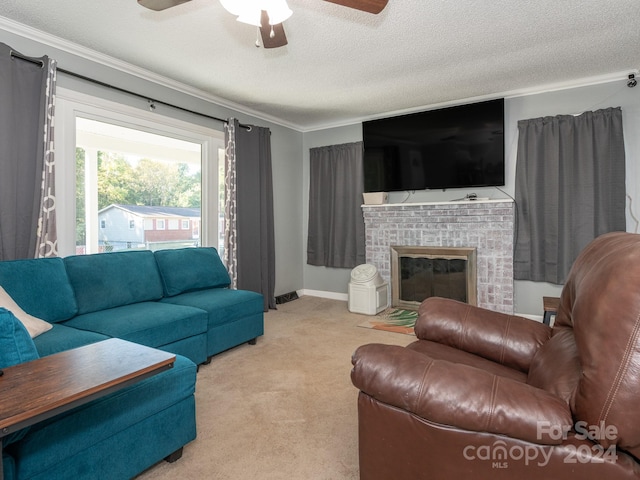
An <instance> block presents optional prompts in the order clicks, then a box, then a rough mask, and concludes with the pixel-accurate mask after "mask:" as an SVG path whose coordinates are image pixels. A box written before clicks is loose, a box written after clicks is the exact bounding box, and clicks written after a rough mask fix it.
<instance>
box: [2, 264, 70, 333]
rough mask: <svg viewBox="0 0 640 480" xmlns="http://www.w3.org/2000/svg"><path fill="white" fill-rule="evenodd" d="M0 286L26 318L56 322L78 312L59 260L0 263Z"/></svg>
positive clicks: (65, 273)
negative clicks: (27, 315) (26, 314)
mask: <svg viewBox="0 0 640 480" xmlns="http://www.w3.org/2000/svg"><path fill="white" fill-rule="evenodd" d="M0 285H2V286H3V287H4V289H5V290H6V292H7V293H8V294H9V295H11V298H13V299H14V300H15V301H16V303H17V304H18V305H20V307H21V308H22V309H23V310H24V311H25V312H27V313H28V314H30V315H33V316H34V317H37V318H41V319H42V320H45V321H47V322H60V321H63V320H67V319H69V318H71V317H73V316H74V315H75V314H76V312H77V311H78V306H77V304H76V298H75V296H74V294H73V289H72V288H71V283H70V282H69V277H68V276H67V272H66V270H65V268H64V262H63V260H62V258H58V257H56V258H38V259H31V260H11V261H5V262H0Z"/></svg>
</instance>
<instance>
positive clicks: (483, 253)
mask: <svg viewBox="0 0 640 480" xmlns="http://www.w3.org/2000/svg"><path fill="white" fill-rule="evenodd" d="M362 209H363V213H364V222H365V231H366V237H367V250H366V255H367V263H370V264H372V265H375V266H376V267H377V268H378V271H379V272H380V274H381V275H382V277H383V278H384V279H385V280H387V281H389V283H391V265H390V257H391V255H390V247H391V246H392V245H399V246H433V247H475V248H476V249H477V258H478V265H477V273H478V278H477V283H478V305H479V306H481V307H484V308H489V309H492V310H496V311H499V312H503V313H508V314H513V228H514V208H513V202H512V201H507V200H489V201H479V202H471V201H465V202H450V203H420V204H387V205H363V207H362Z"/></svg>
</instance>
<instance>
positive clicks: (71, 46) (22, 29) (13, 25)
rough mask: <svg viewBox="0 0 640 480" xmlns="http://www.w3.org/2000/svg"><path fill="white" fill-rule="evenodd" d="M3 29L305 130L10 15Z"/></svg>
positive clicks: (3, 19) (1, 19) (0, 23)
mask: <svg viewBox="0 0 640 480" xmlns="http://www.w3.org/2000/svg"><path fill="white" fill-rule="evenodd" d="M0 29H2V30H5V31H7V32H9V33H12V34H15V35H18V36H21V37H24V38H27V39H29V40H33V41H35V42H39V43H42V44H45V45H49V46H51V47H53V48H56V49H58V50H62V51H64V52H66V53H69V54H71V55H74V56H76V57H80V58H83V59H85V60H88V61H91V62H95V63H98V64H100V65H103V66H105V67H108V68H111V69H114V70H117V71H119V72H122V73H125V74H128V75H132V76H134V77H138V78H140V79H142V80H145V81H148V82H152V83H155V84H156V85H159V86H162V87H166V88H169V89H171V90H175V91H177V92H179V93H183V94H185V95H189V96H190V97H194V98H197V99H199V100H204V101H206V102H209V103H213V104H215V105H217V106H220V107H224V108H228V109H231V110H234V111H236V112H238V113H242V114H245V115H250V116H252V117H255V118H258V119H260V120H264V121H267V122H271V123H274V124H276V125H280V126H283V127H286V128H290V129H292V130H296V131H302V127H301V126H300V125H295V124H292V123H289V122H286V121H284V120H282V119H281V118H276V117H273V116H270V115H267V114H265V113H263V112H259V111H257V110H253V109H251V108H248V107H246V106H244V105H241V104H239V103H235V102H231V101H228V100H225V99H224V98H221V97H218V96H215V95H211V94H209V93H207V92H205V91H203V90H201V89H199V88H195V87H192V86H190V85H187V84H184V83H181V82H178V81H176V80H173V79H171V78H168V77H165V76H163V75H159V74H157V73H154V72H151V71H149V70H146V69H144V68H141V67H138V66H136V65H133V64H131V63H127V62H124V61H122V60H119V59H117V58H114V57H111V56H109V55H106V54H103V53H100V52H97V51H95V50H92V49H90V48H87V47H83V46H82V45H78V44H77V43H74V42H70V41H69V40H65V39H63V38H60V37H57V36H55V35H51V34H49V33H46V32H43V31H41V30H38V29H36V28H33V27H29V26H28V25H24V24H22V23H19V22H16V21H14V20H11V19H9V18H6V17H2V16H0ZM58 66H59V67H60V68H64V66H63V65H60V63H59V62H58ZM96 80H99V79H96ZM157 100H158V101H160V100H161V99H159V98H158V99H157Z"/></svg>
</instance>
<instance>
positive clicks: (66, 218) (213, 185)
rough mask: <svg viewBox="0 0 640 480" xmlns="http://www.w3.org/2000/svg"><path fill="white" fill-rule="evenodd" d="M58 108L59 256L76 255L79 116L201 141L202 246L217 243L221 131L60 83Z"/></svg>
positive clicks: (57, 90)
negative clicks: (72, 88) (211, 219)
mask: <svg viewBox="0 0 640 480" xmlns="http://www.w3.org/2000/svg"><path fill="white" fill-rule="evenodd" d="M55 109H56V128H55V131H54V142H55V152H56V157H55V158H56V206H57V208H56V212H57V230H58V253H59V255H60V256H62V257H65V256H69V255H75V254H76V245H75V244H76V235H75V228H76V226H75V225H76V206H75V205H76V200H75V192H76V180H75V151H76V118H77V117H83V118H89V119H92V120H97V121H102V122H107V123H115V124H117V125H122V126H125V127H128V128H135V129H139V130H142V131H146V132H150V133H155V134H158V135H165V136H171V137H174V138H178V139H181V140H185V141H189V142H193V143H199V144H200V145H201V151H202V163H201V172H202V185H201V195H202V198H201V209H200V216H201V225H200V237H201V238H200V240H201V245H203V246H213V247H217V246H218V245H217V241H218V222H217V220H216V221H207V219H209V218H214V219H217V217H218V211H219V208H218V207H219V206H218V150H219V149H220V148H224V132H223V131H221V130H215V129H213V128H209V127H204V126H202V125H198V124H195V123H190V122H187V121H183V120H178V119H175V118H172V117H167V116H164V115H161V114H158V113H155V112H147V111H145V110H141V109H139V108H136V107H132V106H129V105H125V104H121V103H117V102H113V101H111V100H106V99H103V98H100V97H95V96H92V95H87V94H84V93H79V92H76V91H73V90H69V89H65V88H61V87H58V88H57V89H56V106H55ZM95 214H96V215H97V211H96V213H95Z"/></svg>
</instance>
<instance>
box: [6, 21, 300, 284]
mask: <svg viewBox="0 0 640 480" xmlns="http://www.w3.org/2000/svg"><path fill="white" fill-rule="evenodd" d="M44 41H46V39H45V40H44ZM0 42H3V43H6V44H7V45H9V46H11V47H12V48H14V49H16V50H18V51H19V52H21V53H23V54H25V55H28V56H33V57H39V56H42V55H49V56H50V57H51V58H54V59H56V60H57V61H58V67H59V68H61V69H65V70H69V71H71V72H74V73H77V74H81V75H85V76H87V77H90V78H93V79H97V80H100V81H102V82H105V83H107V84H112V85H116V86H118V87H120V88H124V89H126V90H130V91H134V92H140V93H143V94H144V95H146V96H149V97H150V98H153V99H156V100H159V101H164V102H167V103H169V104H173V105H177V106H180V107H183V108H186V109H189V110H193V111H196V112H201V113H204V114H207V115H212V116H215V117H219V118H228V117H230V116H233V117H236V118H238V119H239V120H240V122H241V123H249V124H256V125H260V126H264V127H268V128H269V129H271V146H272V158H273V182H274V184H273V187H274V217H275V237H276V289H275V293H276V295H280V294H283V293H287V292H291V291H295V290H299V289H301V288H302V285H303V271H302V262H301V261H300V255H299V254H298V252H301V251H302V231H303V230H304V227H303V223H302V218H303V217H302V206H301V199H302V195H303V193H302V191H303V190H302V184H301V178H302V176H303V165H302V161H301V152H302V140H303V138H302V133H301V132H299V131H296V130H293V129H291V128H287V127H284V126H282V125H278V124H275V123H273V122H269V121H265V120H262V119H260V118H256V117H255V116H252V115H248V114H246V113H242V112H239V111H235V110H233V109H231V108H226V107H223V106H220V105H218V104H216V103H213V102H210V101H205V100H203V99H202V98H198V97H197V96H192V95H189V94H186V93H183V92H180V91H177V90H174V89H172V88H168V87H165V86H162V85H159V84H157V83H153V82H150V81H147V80H144V79H142V78H140V77H137V76H134V75H130V74H127V73H124V72H123V71H121V70H118V69H115V68H110V67H107V66H105V65H103V64H101V63H98V62H95V61H92V60H89V59H87V58H84V57H83V56H82V52H79V53H78V54H77V55H76V54H74V53H71V51H74V50H73V48H71V47H70V48H65V49H58V48H54V47H53V46H51V45H47V44H45V43H42V42H40V41H35V40H32V39H31V38H26V37H23V36H20V35H18V34H15V33H12V32H8V31H5V30H2V29H0ZM221 61H223V60H221ZM58 85H59V86H60V87H64V88H68V89H70V90H75V91H78V92H81V93H86V94H90V95H95V96H98V97H101V98H105V99H107V100H111V101H115V102H120V103H123V104H126V105H130V106H134V107H138V108H141V109H144V110H147V109H148V104H147V101H146V100H145V99H141V98H137V97H134V96H131V95H128V94H126V93H121V92H118V91H115V90H112V89H108V88H106V87H102V86H98V85H95V84H91V83H87V82H86V81H83V80H78V79H75V78H73V77H70V76H68V75H64V74H60V75H59V76H58ZM155 111H156V112H157V113H158V114H161V115H166V116H170V117H173V118H177V119H180V120H184V121H188V122H192V123H195V124H198V125H203V126H206V127H209V128H213V129H217V130H220V131H222V128H223V126H222V124H221V123H220V122H217V121H214V120H209V119H207V118H204V117H201V116H198V115H193V114H190V113H187V112H183V111H180V110H176V109H172V108H170V107H166V106H163V105H160V104H158V105H157V108H156V110H155Z"/></svg>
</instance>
